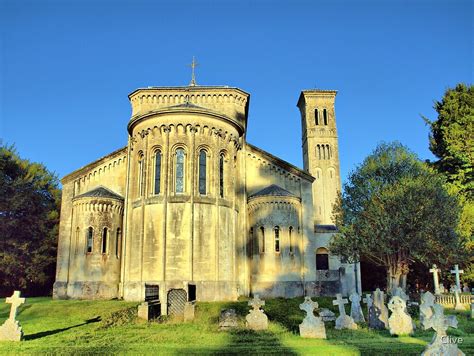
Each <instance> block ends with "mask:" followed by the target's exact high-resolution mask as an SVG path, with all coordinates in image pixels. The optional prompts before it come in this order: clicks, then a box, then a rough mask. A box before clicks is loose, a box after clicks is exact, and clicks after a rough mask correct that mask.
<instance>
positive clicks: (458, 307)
mask: <svg viewBox="0 0 474 356" xmlns="http://www.w3.org/2000/svg"><path fill="white" fill-rule="evenodd" d="M459 293H461V290H460V289H459V288H458V287H457V286H455V287H454V298H455V304H454V310H464V306H463V305H462V304H461V298H460V297H459Z"/></svg>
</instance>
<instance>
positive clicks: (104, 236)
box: [102, 227, 109, 253]
mask: <svg viewBox="0 0 474 356" xmlns="http://www.w3.org/2000/svg"><path fill="white" fill-rule="evenodd" d="M108 232H109V231H108V229H107V228H106V227H104V230H103V231H102V253H107V242H108V241H107V239H108V235H109V234H108Z"/></svg>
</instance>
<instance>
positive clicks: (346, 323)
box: [332, 293, 357, 330]
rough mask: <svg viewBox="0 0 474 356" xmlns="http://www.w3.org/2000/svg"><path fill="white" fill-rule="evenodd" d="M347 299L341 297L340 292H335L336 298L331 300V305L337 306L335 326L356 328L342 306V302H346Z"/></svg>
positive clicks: (338, 327)
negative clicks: (337, 313) (337, 312)
mask: <svg viewBox="0 0 474 356" xmlns="http://www.w3.org/2000/svg"><path fill="white" fill-rule="evenodd" d="M347 303H348V300H347V299H343V298H342V295H341V294H339V293H338V294H336V300H333V301H332V304H333V305H337V306H338V308H339V314H340V315H339V316H338V318H337V319H336V326H335V328H336V329H338V330H340V329H353V330H355V329H357V324H356V323H355V322H354V319H352V318H351V317H350V316H348V315H346V309H345V308H344V304H347Z"/></svg>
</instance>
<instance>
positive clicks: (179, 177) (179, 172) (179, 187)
mask: <svg viewBox="0 0 474 356" xmlns="http://www.w3.org/2000/svg"><path fill="white" fill-rule="evenodd" d="M184 162H185V155H184V149H182V148H178V149H177V150H176V181H175V191H176V193H184Z"/></svg>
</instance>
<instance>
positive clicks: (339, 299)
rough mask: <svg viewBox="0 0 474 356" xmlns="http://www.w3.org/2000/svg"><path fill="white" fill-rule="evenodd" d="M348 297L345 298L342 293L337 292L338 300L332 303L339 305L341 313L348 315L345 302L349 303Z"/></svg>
mask: <svg viewBox="0 0 474 356" xmlns="http://www.w3.org/2000/svg"><path fill="white" fill-rule="evenodd" d="M347 303H348V301H347V299H343V298H342V295H341V294H339V293H338V294H336V300H333V301H332V305H337V306H338V307H339V314H341V315H346V309H344V304H347Z"/></svg>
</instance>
